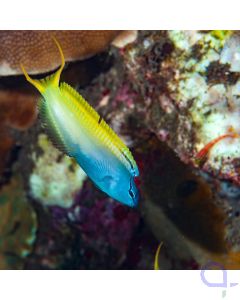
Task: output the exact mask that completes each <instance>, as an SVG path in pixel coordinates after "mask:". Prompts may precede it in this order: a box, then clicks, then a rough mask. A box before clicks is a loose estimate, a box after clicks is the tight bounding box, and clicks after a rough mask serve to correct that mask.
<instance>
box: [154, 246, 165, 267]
mask: <svg viewBox="0 0 240 300" xmlns="http://www.w3.org/2000/svg"><path fill="white" fill-rule="evenodd" d="M162 244H163V242H161V243H160V244H159V246H158V248H157V251H156V254H155V259H154V270H159V264H158V259H159V253H160V250H161V247H162Z"/></svg>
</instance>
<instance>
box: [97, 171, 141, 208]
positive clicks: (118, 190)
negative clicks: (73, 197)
mask: <svg viewBox="0 0 240 300" xmlns="http://www.w3.org/2000/svg"><path fill="white" fill-rule="evenodd" d="M98 187H99V188H100V189H101V190H102V191H104V192H105V193H106V194H108V195H109V196H110V197H111V198H113V199H115V200H117V201H119V202H121V203H123V204H125V205H128V206H130V207H135V206H137V204H138V199H139V191H138V189H137V187H136V184H135V182H134V177H133V176H132V175H131V174H129V175H128V176H122V177H121V178H118V179H116V178H114V177H112V176H106V177H104V179H103V181H102V182H101V184H98Z"/></svg>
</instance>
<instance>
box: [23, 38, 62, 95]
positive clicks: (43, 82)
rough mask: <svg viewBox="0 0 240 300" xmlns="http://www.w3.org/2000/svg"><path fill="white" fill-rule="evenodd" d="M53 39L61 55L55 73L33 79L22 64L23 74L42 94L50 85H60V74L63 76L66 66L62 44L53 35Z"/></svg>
mask: <svg viewBox="0 0 240 300" xmlns="http://www.w3.org/2000/svg"><path fill="white" fill-rule="evenodd" d="M53 40H54V42H55V44H56V45H57V47H58V50H59V53H60V56H61V66H60V68H59V69H58V70H57V71H56V72H55V73H54V74H52V75H50V76H48V77H46V78H43V79H40V80H38V79H33V78H31V77H30V76H29V75H28V73H27V71H26V70H25V68H24V66H23V65H22V64H20V66H21V69H22V71H23V74H24V75H25V77H26V79H27V81H28V82H30V83H31V84H32V85H33V86H35V88H36V89H37V90H38V91H39V92H40V93H41V94H43V93H44V91H45V90H46V88H48V87H49V86H55V87H58V86H59V80H60V76H61V73H62V70H63V68H64V65H65V59H64V55H63V51H62V48H61V46H60V44H59V43H58V41H57V40H56V39H55V37H53Z"/></svg>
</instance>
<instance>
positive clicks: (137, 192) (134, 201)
mask: <svg viewBox="0 0 240 300" xmlns="http://www.w3.org/2000/svg"><path fill="white" fill-rule="evenodd" d="M138 199H139V191H138V190H137V191H136V196H135V197H134V199H133V201H132V207H136V206H137V205H138Z"/></svg>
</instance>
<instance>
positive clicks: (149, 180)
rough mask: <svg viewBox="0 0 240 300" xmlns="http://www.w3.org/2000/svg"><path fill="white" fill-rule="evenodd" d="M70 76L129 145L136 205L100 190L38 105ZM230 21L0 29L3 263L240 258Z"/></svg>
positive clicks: (239, 64) (237, 80) (194, 264)
mask: <svg viewBox="0 0 240 300" xmlns="http://www.w3.org/2000/svg"><path fill="white" fill-rule="evenodd" d="M52 36H54V37H56V39H57V40H58V41H59V43H60V44H61V46H62V48H63V52H64V55H65V59H66V61H67V64H66V66H65V68H64V70H63V74H62V76H61V81H65V82H67V83H69V84H70V85H71V86H72V87H74V88H75V89H76V90H77V91H78V92H79V93H80V94H81V95H82V96H83V97H84V98H85V99H86V100H87V101H88V102H89V103H90V104H91V105H92V106H93V107H94V108H95V109H96V110H97V112H98V113H99V114H100V115H101V116H102V117H103V118H104V119H105V120H106V122H107V123H108V124H109V125H110V126H111V127H112V128H113V129H114V131H115V132H116V133H117V134H118V135H119V136H120V137H121V138H122V140H123V141H124V142H125V143H126V145H127V146H128V147H129V148H130V149H131V152H132V153H133V156H134V158H135V160H136V162H137V165H138V168H139V171H140V176H139V177H138V180H137V186H138V189H139V191H140V199H139V204H138V206H137V207H136V208H130V207H127V206H125V205H123V204H121V203H119V202H117V201H115V200H113V199H111V198H109V197H108V196H107V195H106V194H104V193H103V192H101V191H100V190H99V189H97V188H96V187H95V185H94V184H93V183H92V182H91V181H90V180H89V179H88V178H87V176H86V174H85V173H84V172H83V171H82V169H81V168H80V167H79V165H78V164H77V163H76V162H75V160H74V159H72V158H70V157H68V156H66V155H65V154H63V153H62V152H61V151H59V150H58V149H57V148H56V147H55V146H54V145H53V144H52V142H51V139H50V138H49V136H48V134H47V132H46V131H45V129H44V128H43V127H42V124H41V121H40V119H39V116H38V110H37V103H38V99H39V94H38V93H37V91H36V90H35V89H34V88H33V87H32V86H31V85H30V84H29V83H28V82H27V81H26V79H25V77H24V76H23V74H22V71H21V69H20V63H22V64H24V66H25V67H26V69H27V70H28V71H29V73H30V74H31V75H33V76H35V77H34V78H38V79H39V78H44V77H45V76H46V75H49V74H51V73H52V71H54V70H56V68H57V67H58V66H59V65H60V58H59V53H58V52H57V49H56V46H55V45H54V43H53V42H52ZM239 97H240V33H239V32H236V31H224V30H222V31H218V30H214V31H0V269H149V270H152V269H153V268H154V259H155V253H156V250H157V247H158V245H159V244H160V243H162V247H161V251H160V254H159V268H160V269H199V268H201V267H202V266H203V265H204V264H206V263H207V262H209V261H215V262H218V263H221V264H222V265H223V266H224V267H225V268H229V269H239V268H240V234H239V228H240V188H239V185H240V176H239V170H240V138H239V134H240V126H239V124H240V123H239V120H240V118H239V116H240V106H239Z"/></svg>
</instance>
